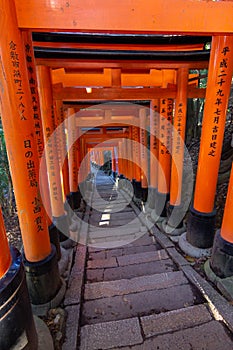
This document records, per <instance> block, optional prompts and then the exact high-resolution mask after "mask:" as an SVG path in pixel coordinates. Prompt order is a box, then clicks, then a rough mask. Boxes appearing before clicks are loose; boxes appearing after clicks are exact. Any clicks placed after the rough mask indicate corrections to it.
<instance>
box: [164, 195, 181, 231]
mask: <svg viewBox="0 0 233 350" xmlns="http://www.w3.org/2000/svg"><path fill="white" fill-rule="evenodd" d="M184 215H185V212H184V213H183V205H171V204H170V202H169V203H168V205H167V223H168V224H169V226H171V227H174V228H177V229H180V228H182V227H183V217H184Z"/></svg>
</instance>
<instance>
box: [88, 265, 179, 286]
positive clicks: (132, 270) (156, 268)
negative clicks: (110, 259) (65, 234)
mask: <svg viewBox="0 0 233 350" xmlns="http://www.w3.org/2000/svg"><path fill="white" fill-rule="evenodd" d="M175 270H176V267H175V265H174V263H173V262H172V260H171V259H165V260H160V261H152V262H149V263H143V264H135V265H129V266H121V267H114V268H106V269H93V270H91V269H88V270H87V271H86V279H87V281H88V282H102V281H115V280H120V279H126V278H128V279H130V278H134V277H140V276H144V275H145V276H146V275H154V274H157V273H163V272H164V273H166V272H172V271H175Z"/></svg>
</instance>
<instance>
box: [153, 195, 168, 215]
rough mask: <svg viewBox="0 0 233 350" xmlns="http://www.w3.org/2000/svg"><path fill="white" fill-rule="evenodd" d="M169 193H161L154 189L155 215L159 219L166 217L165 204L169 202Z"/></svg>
mask: <svg viewBox="0 0 233 350" xmlns="http://www.w3.org/2000/svg"><path fill="white" fill-rule="evenodd" d="M169 197H170V194H169V193H161V192H158V190H157V189H156V191H155V209H154V210H155V213H156V215H157V216H159V217H160V218H166V217H167V209H166V207H167V203H168V201H169Z"/></svg>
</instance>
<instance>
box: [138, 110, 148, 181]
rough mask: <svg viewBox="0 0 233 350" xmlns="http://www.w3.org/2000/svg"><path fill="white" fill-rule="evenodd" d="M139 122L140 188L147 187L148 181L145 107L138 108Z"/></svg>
mask: <svg viewBox="0 0 233 350" xmlns="http://www.w3.org/2000/svg"><path fill="white" fill-rule="evenodd" d="M139 123H140V160H141V183H142V188H147V187H148V183H149V175H148V151H147V115H146V109H145V108H140V110H139Z"/></svg>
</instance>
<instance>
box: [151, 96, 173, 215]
mask: <svg viewBox="0 0 233 350" xmlns="http://www.w3.org/2000/svg"><path fill="white" fill-rule="evenodd" d="M172 112H173V100H172V99H160V118H159V132H158V135H159V142H158V144H159V152H158V153H159V169H158V191H157V192H156V194H155V209H154V211H153V212H152V218H153V219H154V220H155V221H160V220H163V219H164V217H166V203H167V202H168V200H169V195H170V178H171V154H170V151H169V150H171V122H172Z"/></svg>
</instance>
